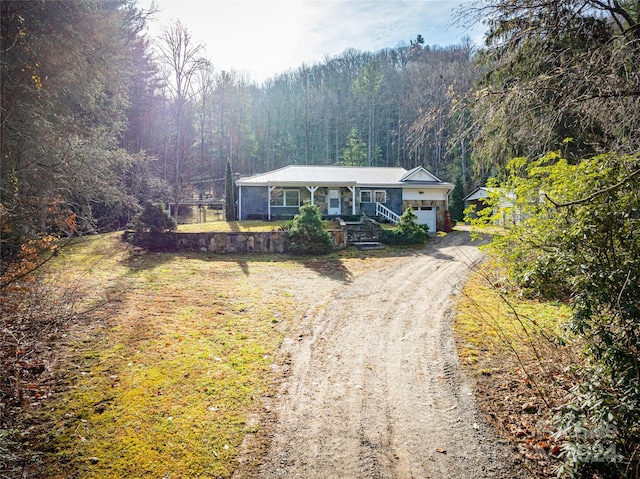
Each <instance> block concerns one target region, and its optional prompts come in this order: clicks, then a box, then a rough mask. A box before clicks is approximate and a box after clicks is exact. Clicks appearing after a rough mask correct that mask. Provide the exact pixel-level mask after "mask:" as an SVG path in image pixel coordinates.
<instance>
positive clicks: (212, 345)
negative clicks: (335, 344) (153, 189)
mask: <svg viewBox="0 0 640 479" xmlns="http://www.w3.org/2000/svg"><path fill="white" fill-rule="evenodd" d="M263 259H264V261H260V258H259V257H256V258H253V261H252V262H249V263H247V262H243V261H241V260H240V259H239V258H214V257H212V256H209V255H204V254H194V255H179V254H134V255H133V256H132V255H131V254H130V252H129V250H128V248H127V247H126V246H125V245H123V244H121V243H119V242H118V238H117V237H116V236H113V235H110V236H107V237H95V238H89V239H87V240H85V241H83V242H82V243H81V244H78V245H76V246H74V247H72V248H70V249H67V250H66V251H65V252H64V253H63V254H62V255H61V257H60V261H59V262H58V264H57V265H56V268H64V269H65V270H66V271H67V273H68V274H67V278H68V280H69V281H73V282H76V280H77V278H82V283H83V286H84V288H83V289H82V290H81V291H79V293H78V294H79V295H80V296H81V297H82V300H83V301H84V307H85V308H89V309H90V310H91V312H90V313H89V314H88V316H87V319H88V320H89V321H91V322H92V323H93V326H90V325H89V326H87V325H86V324H85V325H83V326H81V327H79V328H78V329H77V330H76V331H75V332H70V334H69V335H68V337H67V351H68V355H69V356H68V358H67V360H66V361H64V362H63V366H64V368H63V369H62V370H59V371H58V374H59V375H60V376H61V377H62V378H63V380H64V381H65V383H66V388H65V389H64V390H63V391H62V392H61V394H59V396H58V397H59V399H58V400H57V401H55V402H49V403H48V404H47V408H48V411H43V412H42V415H43V419H42V420H43V421H46V423H47V424H49V425H50V429H49V430H48V431H46V433H45V435H44V436H43V437H40V438H39V442H40V443H41V444H45V445H46V446H44V449H45V450H46V452H47V454H48V460H47V462H48V468H47V472H46V475H47V477H60V478H62V477H95V478H106V477H171V478H179V477H229V476H230V475H231V473H232V472H233V469H234V467H235V461H234V459H235V457H236V454H237V452H238V448H239V447H240V444H241V442H242V439H243V437H244V435H245V434H246V433H247V432H252V431H253V429H254V428H255V427H256V425H255V424H253V423H252V422H251V420H250V417H251V414H252V412H255V410H256V409H258V408H259V407H260V404H259V399H260V398H261V397H262V396H263V395H264V394H266V392H267V390H268V388H269V387H270V384H271V380H272V377H271V375H270V372H269V371H270V365H271V364H272V362H273V358H274V351H275V350H276V349H277V347H278V345H279V344H280V342H281V340H282V337H283V334H284V332H285V331H286V329H287V327H288V325H289V323H290V322H291V321H292V320H293V319H294V318H295V317H296V315H299V314H300V310H299V308H298V307H297V305H296V302H295V300H294V298H293V297H292V296H291V295H290V294H288V293H287V292H286V291H283V290H282V289H281V288H280V287H279V286H278V284H277V282H275V281H268V279H275V278H274V275H276V269H277V271H278V272H280V273H284V271H286V270H287V268H300V267H301V266H299V265H298V264H296V263H295V262H293V261H287V260H284V261H281V262H278V263H277V264H276V263H274V262H271V261H270V259H269V258H263ZM90 324H91V323H90Z"/></svg>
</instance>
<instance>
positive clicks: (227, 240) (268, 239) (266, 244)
mask: <svg viewBox="0 0 640 479" xmlns="http://www.w3.org/2000/svg"><path fill="white" fill-rule="evenodd" d="M130 234H133V232H131V231H125V233H124V236H123V238H124V239H125V240H126V238H127V237H128V236H129V235H130ZM160 234H161V235H163V238H162V245H163V246H164V248H165V249H168V250H173V251H208V252H210V253H219V254H233V253H239V254H244V253H286V252H287V251H288V249H289V239H288V238H287V233H286V232H285V231H264V232H226V233H213V232H209V233H182V232H176V231H171V232H168V233H160ZM329 234H331V237H332V238H333V244H334V245H335V247H336V249H342V248H345V247H346V246H347V239H346V234H345V232H344V231H343V230H342V229H336V230H330V231H329Z"/></svg>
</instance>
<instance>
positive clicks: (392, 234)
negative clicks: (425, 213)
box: [378, 206, 428, 245]
mask: <svg viewBox="0 0 640 479" xmlns="http://www.w3.org/2000/svg"><path fill="white" fill-rule="evenodd" d="M417 219H418V217H417V216H416V214H415V213H414V212H413V208H411V206H409V207H408V208H407V209H406V210H405V212H404V213H403V214H402V216H401V217H400V221H398V225H397V226H396V227H395V228H392V229H387V230H382V231H380V233H379V234H378V238H379V239H380V241H381V242H383V243H385V244H390V245H406V244H422V243H424V242H425V241H426V240H427V231H428V226H427V225H419V224H417V223H416V220H417Z"/></svg>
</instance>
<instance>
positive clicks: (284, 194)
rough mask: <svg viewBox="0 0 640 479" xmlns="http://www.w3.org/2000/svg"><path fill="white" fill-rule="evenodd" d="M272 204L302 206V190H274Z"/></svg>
mask: <svg viewBox="0 0 640 479" xmlns="http://www.w3.org/2000/svg"><path fill="white" fill-rule="evenodd" d="M271 206H296V207H297V206H300V190H281V189H275V190H273V191H272V192H271Z"/></svg>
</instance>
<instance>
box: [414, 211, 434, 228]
mask: <svg viewBox="0 0 640 479" xmlns="http://www.w3.org/2000/svg"><path fill="white" fill-rule="evenodd" d="M412 208H413V212H414V213H415V214H416V216H417V217H418V219H417V221H416V223H418V224H419V225H427V226H428V227H429V233H435V232H436V207H435V206H413V207H412Z"/></svg>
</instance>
